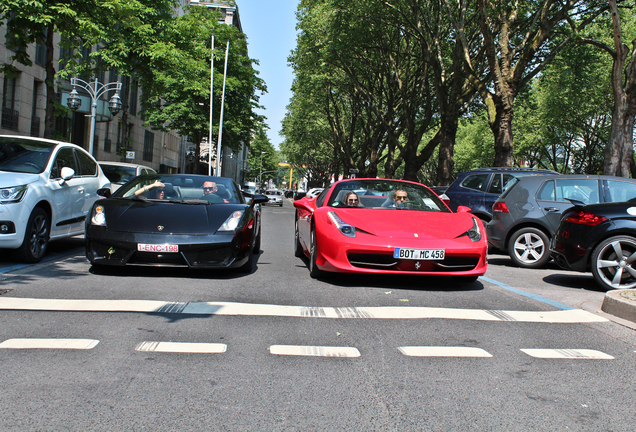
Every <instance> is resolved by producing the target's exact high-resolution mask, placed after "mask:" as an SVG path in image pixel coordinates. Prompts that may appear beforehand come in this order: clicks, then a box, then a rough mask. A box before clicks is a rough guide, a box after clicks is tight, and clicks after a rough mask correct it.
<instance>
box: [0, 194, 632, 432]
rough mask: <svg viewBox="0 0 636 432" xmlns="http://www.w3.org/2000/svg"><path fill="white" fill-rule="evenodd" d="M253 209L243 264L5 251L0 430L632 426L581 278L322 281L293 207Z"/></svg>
mask: <svg viewBox="0 0 636 432" xmlns="http://www.w3.org/2000/svg"><path fill="white" fill-rule="evenodd" d="M263 214H264V216H263V224H264V231H263V243H262V251H261V254H260V256H259V257H258V261H257V265H256V271H255V272H254V273H252V274H250V275H242V274H239V273H233V272H206V271H200V272H193V271H188V270H185V269H148V268H126V269H122V270H117V271H112V272H107V273H100V274H96V273H94V272H92V270H91V268H90V265H89V264H88V261H87V260H86V258H85V257H84V255H83V250H82V240H81V239H74V240H71V241H66V242H58V243H57V244H55V243H52V245H51V246H52V247H53V245H55V246H54V247H53V250H52V251H51V252H52V253H51V255H50V257H49V259H48V261H46V262H43V263H40V264H38V265H35V266H22V265H20V264H19V263H16V262H14V261H13V260H12V257H11V255H10V254H6V253H5V254H3V255H0V292H2V293H3V294H2V295H0V322H1V324H2V325H1V326H0V379H1V382H2V389H3V390H2V392H0V404H1V407H2V415H0V430H2V431H31V430H33V431H35V430H38V431H39V430H46V431H58V430H69V431H85V430H95V431H120V430H126V431H137V430H156V431H177V430H178V431H210V430H213V431H256V430H258V431H314V430H315V431H325V430H327V431H331V430H333V431H340V430H356V431H466V430H475V431H485V430H487V431H566V430H567V431H632V430H633V429H634V426H633V425H634V420H635V415H634V410H633V399H634V397H633V396H634V391H633V384H634V380H633V378H632V375H633V371H634V365H635V363H636V362H635V361H636V353H635V349H636V332H635V331H634V330H632V329H631V328H629V327H625V326H623V325H620V324H617V323H616V322H613V321H611V320H607V319H606V318H607V316H605V315H604V314H602V313H599V312H598V307H600V304H601V301H602V299H603V295H604V292H603V291H601V290H600V289H599V288H598V287H597V286H596V285H595V283H594V281H593V279H592V277H591V275H586V274H577V273H572V272H565V271H562V270H559V269H558V268H556V267H550V268H548V269H546V270H522V269H518V268H514V267H511V265H510V261H509V259H508V258H507V257H505V256H503V255H490V256H489V261H490V266H489V270H488V273H487V274H486V276H485V277H484V278H480V279H479V281H477V282H475V283H474V284H472V285H468V286H457V285H454V284H453V283H452V281H451V279H450V278H444V277H437V278H404V277H377V276H373V277H371V276H355V275H337V276H335V277H331V278H329V279H326V280H321V281H317V280H313V279H311V278H310V277H309V272H308V270H307V266H306V264H307V262H306V261H305V260H302V259H298V258H294V257H293V253H292V240H293V218H294V211H293V207H292V205H291V203H290V201H288V200H287V201H286V202H285V206H284V207H283V208H279V207H265V208H264V212H263ZM77 300H83V301H77ZM34 347H35V348H34Z"/></svg>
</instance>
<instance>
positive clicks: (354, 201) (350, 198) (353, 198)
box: [343, 192, 360, 207]
mask: <svg viewBox="0 0 636 432" xmlns="http://www.w3.org/2000/svg"><path fill="white" fill-rule="evenodd" d="M343 202H344V205H346V206H347V207H359V206H360V198H358V195H357V194H356V193H355V192H347V193H346V194H345V196H344V200H343Z"/></svg>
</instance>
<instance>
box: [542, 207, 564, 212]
mask: <svg viewBox="0 0 636 432" xmlns="http://www.w3.org/2000/svg"><path fill="white" fill-rule="evenodd" d="M543 210H545V211H547V212H552V213H556V212H561V209H558V208H556V207H546V208H544V209H543Z"/></svg>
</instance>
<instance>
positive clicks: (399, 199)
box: [383, 189, 409, 208]
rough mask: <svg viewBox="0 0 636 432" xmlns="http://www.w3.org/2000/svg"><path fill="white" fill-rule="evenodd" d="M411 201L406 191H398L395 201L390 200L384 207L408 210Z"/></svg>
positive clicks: (394, 196) (394, 197)
mask: <svg viewBox="0 0 636 432" xmlns="http://www.w3.org/2000/svg"><path fill="white" fill-rule="evenodd" d="M408 199H409V195H408V193H407V192H406V191H405V190H404V189H398V190H396V191H395V194H394V195H393V199H392V200H389V202H388V204H387V203H385V204H384V205H383V207H390V208H407V207H408V205H407V202H408Z"/></svg>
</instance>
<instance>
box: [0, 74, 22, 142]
mask: <svg viewBox="0 0 636 432" xmlns="http://www.w3.org/2000/svg"><path fill="white" fill-rule="evenodd" d="M16 81H17V78H7V76H6V75H5V77H4V83H3V85H2V127H3V128H5V129H11V130H16V131H17V130H18V118H19V116H20V113H19V112H18V111H16V110H15V88H16Z"/></svg>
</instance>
